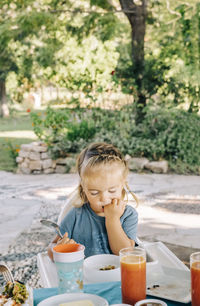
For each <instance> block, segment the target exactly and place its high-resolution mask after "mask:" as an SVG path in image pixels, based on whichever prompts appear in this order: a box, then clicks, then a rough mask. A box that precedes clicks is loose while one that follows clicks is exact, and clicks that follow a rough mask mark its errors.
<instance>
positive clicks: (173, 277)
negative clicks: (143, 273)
mask: <svg viewBox="0 0 200 306" xmlns="http://www.w3.org/2000/svg"><path fill="white" fill-rule="evenodd" d="M147 294H148V295H151V296H156V297H159V298H163V299H168V300H171V301H176V302H181V303H189V302H190V301H191V293H190V271H184V270H180V269H173V268H169V267H165V266H161V269H159V273H157V272H154V271H152V272H151V273H149V274H147Z"/></svg>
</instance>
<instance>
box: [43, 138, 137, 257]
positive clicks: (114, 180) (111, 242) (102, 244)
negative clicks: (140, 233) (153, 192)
mask: <svg viewBox="0 0 200 306" xmlns="http://www.w3.org/2000/svg"><path fill="white" fill-rule="evenodd" d="M77 168H78V173H79V176H80V184H79V186H78V191H79V196H80V198H81V206H80V205H79V206H80V207H73V208H72V209H71V210H70V211H69V212H68V213H67V215H66V216H65V217H64V219H63V220H62V222H61V225H60V228H61V233H62V234H65V236H64V238H63V239H62V240H60V239H59V237H58V236H57V237H56V238H55V239H54V241H53V243H73V242H74V241H76V242H77V243H80V244H83V245H84V246H85V256H86V257H88V256H91V255H95V254H103V253H109V254H116V255H119V251H120V249H123V248H126V247H129V246H134V245H135V241H136V233H137V223H138V215H137V212H136V210H135V209H134V208H133V207H132V206H129V205H127V201H125V195H126V191H125V188H126V189H128V191H129V192H130V189H129V187H128V185H127V182H126V179H127V175H128V167H127V163H126V161H125V160H124V158H123V156H122V154H121V153H120V151H119V150H118V149H117V148H116V147H114V146H113V145H111V144H107V143H92V144H90V145H89V146H88V147H86V148H85V149H84V150H83V151H82V152H81V153H80V155H79V156H78V160H77ZM131 194H132V196H133V197H134V199H135V201H136V202H137V198H136V196H135V195H134V194H133V193H131ZM48 254H49V256H50V257H51V258H52V251H51V248H50V247H49V249H48Z"/></svg>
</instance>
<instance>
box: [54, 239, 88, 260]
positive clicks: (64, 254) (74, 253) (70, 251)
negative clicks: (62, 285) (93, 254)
mask: <svg viewBox="0 0 200 306" xmlns="http://www.w3.org/2000/svg"><path fill="white" fill-rule="evenodd" d="M52 250H53V259H54V261H55V262H65V263H67V262H75V261H79V260H81V259H84V250H85V247H84V245H82V244H78V243H67V244H58V245H56V246H54V247H53V249H52Z"/></svg>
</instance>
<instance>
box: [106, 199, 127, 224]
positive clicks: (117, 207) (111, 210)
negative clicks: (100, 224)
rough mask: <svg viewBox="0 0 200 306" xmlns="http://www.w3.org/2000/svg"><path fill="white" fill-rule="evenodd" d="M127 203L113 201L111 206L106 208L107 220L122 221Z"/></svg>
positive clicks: (117, 200)
mask: <svg viewBox="0 0 200 306" xmlns="http://www.w3.org/2000/svg"><path fill="white" fill-rule="evenodd" d="M125 207H126V203H125V202H124V201H121V200H119V199H112V202H111V204H109V205H106V206H104V215H105V218H106V219H114V218H117V219H120V217H121V216H122V215H123V213H124V210H125Z"/></svg>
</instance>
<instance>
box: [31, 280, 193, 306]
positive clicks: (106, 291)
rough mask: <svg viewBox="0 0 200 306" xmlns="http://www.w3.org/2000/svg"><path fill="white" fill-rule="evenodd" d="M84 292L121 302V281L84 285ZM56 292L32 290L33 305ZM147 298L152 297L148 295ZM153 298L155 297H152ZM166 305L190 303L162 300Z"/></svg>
mask: <svg viewBox="0 0 200 306" xmlns="http://www.w3.org/2000/svg"><path fill="white" fill-rule="evenodd" d="M84 292H85V293H90V294H96V295H99V296H101V297H103V298H105V299H106V300H107V301H108V303H109V304H119V303H121V282H108V283H96V284H89V285H84ZM57 294H58V288H41V289H34V290H33V297H34V306H37V305H38V304H39V303H40V302H41V301H42V300H45V299H47V298H48V297H51V296H54V295H57ZM147 298H152V297H150V296H148V297H147ZM153 298H155V297H153ZM164 301H165V302H166V303H167V305H168V306H184V305H185V306H189V305H191V303H188V304H182V303H177V302H172V301H167V300H164Z"/></svg>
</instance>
